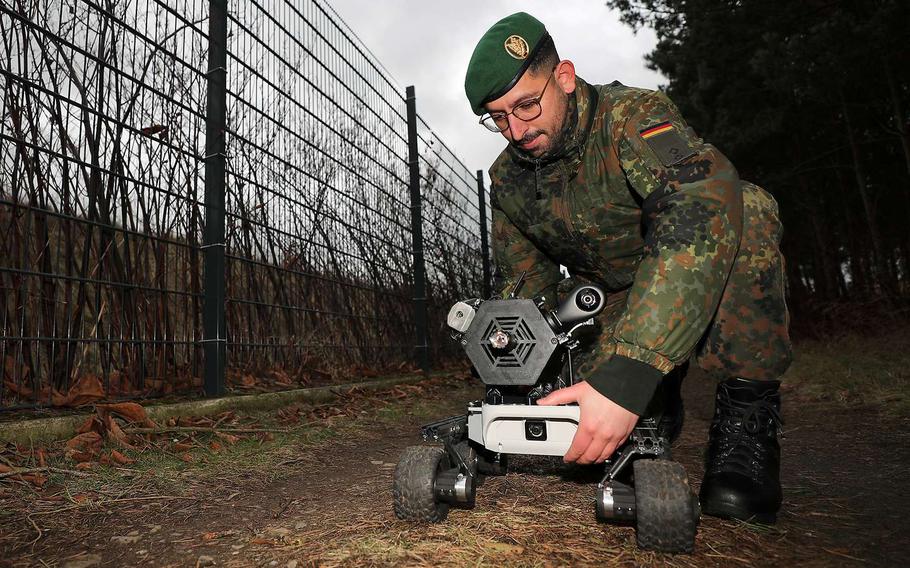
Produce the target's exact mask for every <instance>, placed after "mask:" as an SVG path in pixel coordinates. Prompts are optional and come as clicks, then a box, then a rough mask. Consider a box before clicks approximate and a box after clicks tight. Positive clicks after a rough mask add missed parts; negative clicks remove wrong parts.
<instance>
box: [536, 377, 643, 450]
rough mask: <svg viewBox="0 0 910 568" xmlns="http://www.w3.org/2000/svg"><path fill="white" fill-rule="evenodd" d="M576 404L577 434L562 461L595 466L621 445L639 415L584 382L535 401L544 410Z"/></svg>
mask: <svg viewBox="0 0 910 568" xmlns="http://www.w3.org/2000/svg"><path fill="white" fill-rule="evenodd" d="M569 402H577V403H578V407H579V410H580V411H581V412H580V413H581V416H580V417H579V420H578V431H577V432H575V438H573V439H572V445H571V446H570V447H569V451H568V452H566V455H565V457H563V460H565V461H567V462H573V461H574V462H578V463H585V464H587V463H596V462H602V461H604V460H606V459H607V458H609V457H610V456H611V455H612V454H613V452H614V451H615V450H616V448H617V447H618V446H619V445H620V444H622V443H623V442H624V441H625V440H626V438H628V437H629V434H631V433H632V429H633V428H635V424H636V423H637V422H638V415H637V414H635V413H633V412H629V411H628V410H626V409H625V408H623V407H621V406H619V405H618V404H616V403H615V402H613V401H612V400H610V399H609V398H607V397H605V396H604V395H602V394H600V393H599V392H597V391H596V390H594V387H592V386H591V385H589V384H588V383H586V382H580V383H577V384H574V385H572V386H571V387H567V388H564V389H559V390H557V391H554V392H552V393H550V394H549V395H548V396H545V397H544V398H542V399H540V400H538V401H537V404H540V405H543V406H555V405H557V404H566V403H569Z"/></svg>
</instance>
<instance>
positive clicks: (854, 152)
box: [837, 89, 890, 294]
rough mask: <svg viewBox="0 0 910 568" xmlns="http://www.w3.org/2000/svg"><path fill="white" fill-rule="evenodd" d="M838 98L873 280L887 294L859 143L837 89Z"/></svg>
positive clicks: (883, 258) (881, 253)
mask: <svg viewBox="0 0 910 568" xmlns="http://www.w3.org/2000/svg"><path fill="white" fill-rule="evenodd" d="M837 94H838V96H839V98H840V104H841V111H842V112H843V115H844V128H845V129H846V131H847V142H848V144H849V146H850V155H851V158H852V160H853V173H854V175H855V176H856V188H857V190H859V196H860V199H861V200H862V202H863V212H864V213H865V215H866V225H867V226H868V228H869V238H870V239H871V240H872V253H873V255H874V257H875V259H874V263H875V264H874V266H875V282H876V284H877V285H878V287H879V292H880V293H884V294H887V293H888V292H889V289H890V286H889V284H890V282H889V279H888V269H887V266H885V255H884V250H883V247H882V241H881V236H880V235H879V232H878V225H877V223H876V221H875V206H874V205H873V204H872V199H871V198H870V196H869V190H868V188H867V187H866V173H865V171H864V170H863V163H862V158H861V156H860V151H859V144H858V143H857V141H856V135H855V134H854V132H853V125H852V122H851V119H850V110H849V108H848V107H847V100H846V99H845V98H844V93H843V91H842V90H840V89H839V90H838V93H837Z"/></svg>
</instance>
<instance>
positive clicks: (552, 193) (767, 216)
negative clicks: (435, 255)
mask: <svg viewBox="0 0 910 568" xmlns="http://www.w3.org/2000/svg"><path fill="white" fill-rule="evenodd" d="M465 92H466V94H467V97H468V100H469V102H470V104H471V108H472V109H473V111H474V113H475V114H477V115H478V116H480V117H481V119H480V122H481V124H483V125H484V126H485V127H486V128H487V129H489V130H491V131H493V132H497V133H501V134H502V135H503V136H504V137H505V138H506V140H508V142H509V144H508V147H507V148H506V149H505V150H503V152H502V153H501V154H500V155H499V157H498V158H497V160H496V161H495V163H494V164H493V165H492V167H491V168H490V172H489V173H490V178H491V181H492V186H491V202H492V210H493V232H492V235H493V256H494V259H495V263H496V266H497V270H498V273H499V277H498V289H500V290H508V289H510V288H511V286H512V285H513V283H514V282H515V280H516V278H518V276H519V275H521V274H522V273H523V274H525V284H524V286H523V288H522V292H521V293H522V296H525V297H534V296H538V295H543V296H544V297H546V298H548V299H553V298H554V297H555V296H556V287H557V284H558V283H559V282H560V280H561V279H562V275H561V273H560V265H563V266H565V267H566V268H567V269H568V271H569V273H570V274H571V275H572V277H573V278H575V279H578V280H582V281H584V280H587V281H591V282H596V283H598V284H600V285H602V286H603V287H605V289H607V290H608V292H609V294H610V297H609V300H608V307H607V309H606V310H605V312H604V315H603V316H602V318H601V319H602V322H601V324H602V333H601V334H600V336H599V338H597V340H596V341H595V342H594V345H593V346H592V349H591V350H590V351H591V353H590V356H589V357H588V359H587V360H586V361H585V362H584V363H583V364H582V365H581V366H580V367H579V372H578V375H579V377H581V378H582V379H583V380H582V381H580V382H579V383H577V384H576V385H574V386H571V387H569V388H565V389H561V390H558V391H556V392H554V393H552V394H551V395H549V396H547V397H545V398H543V399H541V400H540V401H539V402H538V404H545V405H554V404H566V403H573V402H577V403H578V405H579V407H580V413H581V418H580V422H579V426H578V431H577V433H576V434H575V438H574V440H573V441H572V445H571V447H570V448H569V450H568V452H567V453H566V455H565V460H566V461H570V462H571V461H574V462H578V463H594V462H602V461H604V460H605V459H607V458H608V457H609V456H610V455H611V454H612V453H613V451H614V450H615V449H616V448H617V446H618V445H619V444H621V443H622V442H623V441H624V440H625V439H626V438H627V437H628V435H629V434H630V433H631V431H632V429H633V427H634V426H635V424H636V421H637V420H638V418H639V416H640V415H642V413H644V412H645V410H646V408H647V407H648V406H649V403H650V402H651V399H652V397H654V394H655V391H656V390H657V388H658V386H659V385H660V384H661V382H662V380H663V381H666V380H667V379H665V377H666V376H667V375H668V374H669V375H672V374H673V373H675V374H677V375H679V374H682V373H684V372H685V367H686V364H687V361H688V360H689V358H690V356H693V355H694V356H695V359H696V361H697V363H698V365H699V366H700V367H701V368H702V369H704V370H705V371H707V372H709V373H711V374H712V375H714V376H716V377H718V379H719V385H718V388H717V397H716V401H715V414H714V420H713V422H712V425H711V429H710V443H709V449H708V455H707V463H706V473H705V477H704V480H703V482H702V486H701V492H700V498H701V504H702V509H703V511H704V512H705V513H708V514H712V515H716V516H721V517H727V518H737V519H743V520H755V521H759V522H767V523H770V522H774V521H775V520H776V515H777V511H778V509H779V508H780V503H781V487H780V480H779V468H780V448H779V445H778V441H777V437H778V429H779V426H780V416H779V412H780V395H779V394H778V386H779V384H780V382H779V381H778V380H777V379H778V378H779V377H780V376H781V374H783V372H784V371H785V370H786V369H787V367H788V366H789V364H790V361H791V347H790V340H789V335H788V321H789V317H788V313H787V306H786V303H785V299H784V273H783V270H784V267H783V258H782V256H781V253H780V250H779V246H778V245H779V242H780V236H781V224H780V221H779V218H778V210H777V203H776V202H775V201H774V199H773V198H772V197H771V196H770V195H769V194H768V193H767V192H766V191H764V190H763V189H761V188H760V187H758V186H756V185H753V184H751V183H749V182H746V181H742V180H740V179H739V176H738V174H737V172H736V170H735V169H734V167H733V164H731V163H730V162H729V160H727V158H726V157H724V155H723V154H721V153H720V152H719V151H718V150H717V149H716V148H714V147H713V146H712V145H710V144H708V143H706V142H704V141H703V140H702V139H701V138H699V137H698V136H696V135H695V133H694V132H693V131H692V129H690V128H688V127H687V125H686V123H685V121H684V120H683V118H682V117H681V116H680V114H679V111H678V110H677V109H676V107H675V106H674V105H673V103H672V102H671V101H670V100H669V99H668V98H667V97H666V95H664V94H663V93H661V92H658V91H649V90H645V89H637V88H631V87H626V86H624V85H622V84H620V83H618V82H613V83H611V84H609V85H592V84H589V83H587V82H586V81H584V80H582V79H581V78H580V77H578V76H577V75H576V74H575V67H574V65H573V64H572V62H571V61H569V60H560V59H559V56H558V54H557V52H556V48H555V46H554V44H553V40H552V38H551V37H550V35H549V34H548V33H547V30H546V28H545V27H544V25H543V24H542V23H541V22H539V21H538V20H536V19H535V18H533V17H532V16H530V15H528V14H526V13H517V14H513V15H511V16H508V17H506V18H504V19H502V20H500V21H499V22H497V23H496V24H495V25H493V27H491V28H490V29H489V30H488V31H487V32H486V34H484V36H483V37H482V38H481V40H480V42H479V43H478V44H477V47H476V48H475V50H474V53H473V55H472V57H471V61H470V64H469V66H468V71H467V76H466V78H465Z"/></svg>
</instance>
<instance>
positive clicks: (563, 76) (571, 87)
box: [554, 59, 575, 95]
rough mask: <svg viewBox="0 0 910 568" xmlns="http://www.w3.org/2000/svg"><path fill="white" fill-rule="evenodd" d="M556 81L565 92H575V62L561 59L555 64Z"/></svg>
mask: <svg viewBox="0 0 910 568" xmlns="http://www.w3.org/2000/svg"><path fill="white" fill-rule="evenodd" d="M554 72H555V73H556V82H557V83H559V87H560V88H561V89H562V90H563V92H564V93H565V94H567V95H568V94H569V93H574V92H575V64H574V63H572V62H571V61H569V60H568V59H563V60H562V61H560V62H559V64H558V65H556V70H555V71H554Z"/></svg>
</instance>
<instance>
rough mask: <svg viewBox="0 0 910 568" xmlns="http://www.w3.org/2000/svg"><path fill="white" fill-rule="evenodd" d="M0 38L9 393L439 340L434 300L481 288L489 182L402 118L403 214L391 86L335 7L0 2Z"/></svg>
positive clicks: (359, 365)
mask: <svg viewBox="0 0 910 568" xmlns="http://www.w3.org/2000/svg"><path fill="white" fill-rule="evenodd" d="M225 8H226V12H225ZM219 14H220V15H221V16H220V17H221V19H222V20H223V23H224V25H223V26H222V27H221V28H217V25H216V24H217V22H218V21H219V18H216V16H217V15H219ZM210 16H211V18H210ZM212 26H216V27H212ZM216 29H217V30H219V31H213V30H216ZM0 30H2V38H0V41H2V42H3V43H2V45H0V59H2V74H3V92H2V102H0V104H2V122H0V172H2V177H0V293H2V298H3V299H2V301H0V309H2V310H3V311H2V313H0V362H2V364H3V381H2V383H0V408H6V409H9V408H17V407H22V406H34V405H66V404H76V403H78V402H79V401H81V400H83V399H91V398H97V397H102V396H103V397H107V398H122V397H137V396H155V395H162V394H168V393H171V392H198V391H200V389H201V388H202V385H203V376H204V375H205V376H206V381H208V378H209V377H210V376H212V377H215V379H216V384H214V385H212V384H209V383H208V382H207V383H206V389H207V390H208V391H209V392H210V393H212V392H219V389H223V388H224V385H225V377H226V378H227V379H226V381H227V385H228V387H229V388H230V387H234V388H243V387H244V386H246V387H249V388H276V387H290V386H294V385H301V384H303V385H305V384H312V383H315V382H320V383H325V382H346V381H348V380H351V379H353V378H355V377H354V375H357V374H364V373H366V372H369V373H376V372H387V371H393V370H398V369H402V368H406V367H408V366H412V365H413V362H414V361H415V360H416V359H415V346H418V345H423V344H427V343H428V344H429V345H430V346H431V350H432V353H433V357H434V360H435V361H440V360H442V359H443V358H445V357H446V356H447V355H448V354H449V352H448V351H447V347H446V346H447V342H445V340H444V337H443V335H444V331H443V328H442V324H441V322H442V320H441V315H440V314H442V310H444V309H445V308H446V307H447V306H448V304H449V303H450V300H452V299H453V298H457V297H468V296H477V295H480V294H481V293H482V291H483V289H484V283H483V279H484V274H485V272H484V268H483V260H482V259H483V258H485V254H482V253H483V251H482V250H481V249H482V242H481V236H480V233H481V231H480V227H481V225H482V223H481V219H482V218H484V223H489V219H488V218H486V217H487V215H486V214H483V215H481V211H480V209H481V205H480V203H479V199H486V195H485V192H483V191H481V192H480V193H479V194H478V184H477V180H476V179H475V178H474V176H473V175H471V173H470V171H469V170H468V169H467V168H466V167H465V166H464V165H463V164H462V163H461V162H460V161H459V160H458V159H457V158H456V157H455V156H454V154H453V153H452V152H451V151H450V150H449V149H448V148H447V147H446V145H445V144H444V143H443V142H442V141H441V140H440V139H439V138H438V137H437V136H436V135H435V134H434V133H433V132H432V130H431V129H430V128H429V127H428V126H427V125H426V123H425V122H424V121H423V120H422V119H419V117H412V121H416V126H417V128H416V129H414V130H415V132H417V139H416V147H417V162H418V163H419V168H418V171H419V186H420V196H421V199H420V203H419V205H420V207H419V208H416V209H415V207H414V206H413V205H414V204H413V203H412V202H411V196H410V192H409V184H410V183H411V181H412V179H411V178H412V176H411V171H412V170H410V169H409V160H411V161H413V155H411V156H409V138H408V134H409V129H408V118H409V113H408V105H407V101H406V97H405V93H404V89H402V88H401V87H399V86H398V85H397V84H396V83H395V81H394V79H393V78H391V76H390V75H389V73H388V72H386V71H385V70H384V69H383V67H382V66H381V64H380V63H379V62H378V61H377V60H376V58H375V57H374V56H373V55H372V54H371V53H370V52H369V50H368V49H367V47H366V46H364V45H363V44H362V43H361V42H360V41H359V40H358V39H357V38H356V36H355V35H354V34H353V33H352V32H351V30H350V29H348V28H347V26H346V25H345V24H344V23H343V21H341V19H340V18H339V17H338V16H337V14H335V13H334V11H332V9H331V8H330V7H329V6H328V5H327V4H325V3H324V2H321V1H316V0H307V1H290V0H271V1H266V0H247V1H244V2H239V1H233V2H230V3H228V2H225V0H190V1H181V2H177V1H176V0H120V1H116V2H115V1H113V0H108V1H101V2H93V1H91V0H62V1H61V0H29V1H25V0H0ZM218 34H221V35H223V36H224V37H223V40H221V41H219V39H218V37H215V36H216V35H218ZM219 54H220V56H221V57H222V58H223V60H224V61H225V63H224V66H223V67H220V66H216V68H213V67H212V63H211V62H212V61H213V60H217V56H218V55H219ZM213 56H216V57H215V59H213ZM219 78H220V80H219ZM219 85H220V87H219ZM213 101H214V104H215V106H214V107H213V106H212V105H213ZM219 101H220V104H221V105H223V109H222V110H223V111H224V114H225V115H226V120H225V121H224V123H223V124H221V125H219V124H217V122H218V121H217V120H216V118H217V114H218V113H213V112H212V109H213V108H215V109H219V107H218V104H219ZM213 120H214V122H213ZM214 138H218V139H219V140H222V141H223V149H220V148H219V149H218V151H212V148H215V147H216V146H213V145H212V143H213V139H214ZM414 141H415V140H411V142H414ZM411 146H412V147H413V144H412V145H411ZM218 164H220V165H221V166H222V167H223V170H222V171H223V172H224V173H221V174H219V173H218V172H219V170H218V168H217V167H215V168H214V169H213V165H218ZM414 211H420V212H421V214H422V217H421V222H420V223H418V224H417V225H413V224H412V217H411V216H412V212H414ZM222 227H223V230H222V229H221V228H222ZM415 227H417V228H419V229H421V230H422V232H423V235H422V236H423V242H424V248H425V249H426V254H425V257H426V259H427V260H426V262H425V272H424V271H423V264H420V263H415V262H414V259H415V258H418V257H419V254H415V253H416V252H423V251H416V250H415V245H416V244H418V243H419V239H415V238H414V234H415V232H414V228H415ZM219 237H220V238H219ZM218 258H221V259H222V261H221V264H220V265H219V264H217V263H213V262H215V261H213V259H218ZM424 278H425V279H426V290H427V302H426V305H427V306H428V308H427V309H428V311H429V312H430V318H429V321H430V322H431V323H430V325H429V326H428V327H429V331H428V333H429V335H430V337H429V340H428V341H427V338H425V337H419V336H418V331H417V329H418V327H417V326H416V325H415V324H416V322H417V320H418V319H419V317H418V316H419V314H420V312H421V310H422V309H423V308H422V303H421V302H420V301H415V292H414V291H415V289H417V287H418V286H417V285H418V283H419V282H418V281H421V282H422V281H423V279H424ZM219 290H223V293H222V292H219ZM222 294H223V296H222ZM418 300H420V298H418ZM442 315H444V314H442ZM219 318H221V319H220V320H219ZM219 321H221V322H222V323H221V327H219V324H218V322H219ZM209 322H214V323H211V324H210V323H209ZM212 342H216V343H217V344H218V345H219V349H221V351H217V350H216V351H210V350H208V346H211V345H212V344H213V343H212ZM213 353H215V354H219V355H217V356H214V355H213ZM219 358H223V360H222V361H220V362H219V361H216V359H219ZM219 381H220V384H218V382H219Z"/></svg>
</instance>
